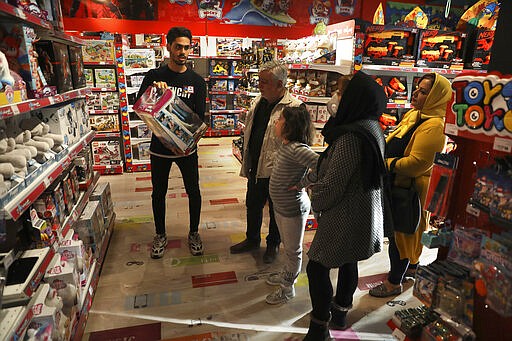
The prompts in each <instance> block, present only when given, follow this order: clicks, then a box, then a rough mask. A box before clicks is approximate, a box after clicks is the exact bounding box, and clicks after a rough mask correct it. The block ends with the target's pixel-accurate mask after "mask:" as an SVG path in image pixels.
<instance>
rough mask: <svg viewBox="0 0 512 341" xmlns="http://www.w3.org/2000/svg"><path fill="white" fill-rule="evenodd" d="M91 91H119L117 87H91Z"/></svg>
mask: <svg viewBox="0 0 512 341" xmlns="http://www.w3.org/2000/svg"><path fill="white" fill-rule="evenodd" d="M91 91H94V92H99V91H117V88H91Z"/></svg>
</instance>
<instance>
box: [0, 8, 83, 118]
mask: <svg viewBox="0 0 512 341" xmlns="http://www.w3.org/2000/svg"><path fill="white" fill-rule="evenodd" d="M0 4H2V3H1V2H0ZM90 93H91V89H90V88H81V89H76V90H71V91H68V92H65V93H63V94H57V95H55V96H51V97H45V98H38V99H30V100H28V101H23V102H19V103H13V104H9V105H4V106H0V120H2V119H5V118H8V117H11V116H16V115H20V114H23V113H26V112H29V111H32V110H36V109H41V108H44V107H48V106H50V105H54V104H59V103H63V102H67V101H70V100H73V99H75V98H78V97H84V96H86V95H88V94H90Z"/></svg>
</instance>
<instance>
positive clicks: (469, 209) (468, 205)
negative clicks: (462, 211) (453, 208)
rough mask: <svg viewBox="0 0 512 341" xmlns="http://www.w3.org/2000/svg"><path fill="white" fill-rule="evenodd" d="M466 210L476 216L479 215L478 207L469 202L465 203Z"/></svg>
mask: <svg viewBox="0 0 512 341" xmlns="http://www.w3.org/2000/svg"><path fill="white" fill-rule="evenodd" d="M466 212H467V213H469V214H471V215H473V216H475V217H477V218H478V217H480V209H478V208H476V207H474V206H472V205H471V204H467V206H466Z"/></svg>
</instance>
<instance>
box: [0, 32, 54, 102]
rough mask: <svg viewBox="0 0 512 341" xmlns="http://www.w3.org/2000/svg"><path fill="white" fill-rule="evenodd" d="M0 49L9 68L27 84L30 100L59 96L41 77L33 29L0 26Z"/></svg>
mask: <svg viewBox="0 0 512 341" xmlns="http://www.w3.org/2000/svg"><path fill="white" fill-rule="evenodd" d="M0 32H2V35H0V49H1V50H2V51H9V53H6V58H7V63H8V64H9V68H10V69H11V70H12V71H14V72H16V73H17V74H19V75H20V76H21V78H23V80H24V81H25V83H26V86H27V94H28V97H29V98H42V97H48V96H54V95H56V94H57V88H56V87H55V86H50V85H48V84H47V83H46V81H45V80H44V79H43V78H42V77H41V75H42V73H40V72H39V62H38V58H37V53H36V48H35V46H34V43H35V41H36V40H37V35H36V33H35V31H34V29H33V28H32V27H28V26H24V25H21V24H13V23H3V22H2V23H1V24H0Z"/></svg>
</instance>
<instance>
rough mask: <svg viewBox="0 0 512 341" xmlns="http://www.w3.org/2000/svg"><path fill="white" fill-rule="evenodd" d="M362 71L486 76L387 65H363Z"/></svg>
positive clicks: (446, 70)
mask: <svg viewBox="0 0 512 341" xmlns="http://www.w3.org/2000/svg"><path fill="white" fill-rule="evenodd" d="M362 70H363V71H365V70H371V71H391V72H402V73H432V72H435V73H439V74H442V75H458V74H460V73H462V72H475V73H481V74H486V73H487V70H472V69H471V70H469V69H464V70H450V69H438V68H426V67H403V66H389V65H371V64H363V67H362Z"/></svg>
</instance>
